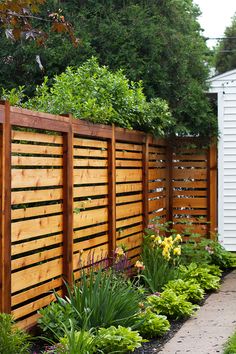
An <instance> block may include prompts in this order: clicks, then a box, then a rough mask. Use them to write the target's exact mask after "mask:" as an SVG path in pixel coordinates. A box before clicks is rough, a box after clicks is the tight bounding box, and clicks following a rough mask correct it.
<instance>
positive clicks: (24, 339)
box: [0, 313, 31, 354]
mask: <svg viewBox="0 0 236 354" xmlns="http://www.w3.org/2000/svg"><path fill="white" fill-rule="evenodd" d="M30 345H31V344H30V336H29V335H28V334H27V333H25V332H24V331H22V330H20V329H18V328H17V327H16V326H15V323H14V320H13V318H12V316H11V315H8V314H5V313H1V314H0V353H2V354H26V353H30Z"/></svg>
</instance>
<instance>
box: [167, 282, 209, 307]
mask: <svg viewBox="0 0 236 354" xmlns="http://www.w3.org/2000/svg"><path fill="white" fill-rule="evenodd" d="M163 289H164V290H165V289H171V290H173V291H174V292H175V293H176V294H177V295H185V297H186V300H188V301H190V302H192V303H197V302H199V301H201V300H202V299H203V298H204V290H203V289H202V288H201V287H200V285H199V284H198V283H195V282H194V281H193V280H187V281H184V280H182V279H176V280H171V281H169V282H168V283H167V284H166V285H165V286H164V288H163Z"/></svg>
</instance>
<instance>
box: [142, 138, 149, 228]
mask: <svg viewBox="0 0 236 354" xmlns="http://www.w3.org/2000/svg"><path fill="white" fill-rule="evenodd" d="M149 143H150V136H149V135H146V137H145V142H144V143H143V161H142V165H143V229H146V228H147V227H148V223H149V208H148V175H149V174H148V167H149V166H148V165H149Z"/></svg>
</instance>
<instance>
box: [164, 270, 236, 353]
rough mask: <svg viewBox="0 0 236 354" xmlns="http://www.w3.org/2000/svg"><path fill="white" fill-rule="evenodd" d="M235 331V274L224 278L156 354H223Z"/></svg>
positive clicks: (234, 272) (235, 272) (235, 271)
mask: <svg viewBox="0 0 236 354" xmlns="http://www.w3.org/2000/svg"><path fill="white" fill-rule="evenodd" d="M235 330H236V270H234V271H233V272H231V273H230V274H228V275H227V276H226V277H225V278H224V281H223V283H222V285H221V288H220V290H219V292H217V293H214V294H211V295H210V296H209V297H208V299H207V300H206V302H205V304H204V305H203V306H202V307H201V308H200V309H199V310H198V311H197V313H196V315H195V316H194V317H192V318H190V319H189V320H187V321H186V322H185V323H184V325H183V326H182V327H181V329H180V330H179V331H178V332H177V333H176V334H175V336H174V337H173V338H172V339H171V340H170V341H169V342H168V343H166V344H165V346H164V347H163V349H162V350H161V351H160V352H159V353H161V354H214V353H221V354H222V353H223V345H224V343H225V342H226V341H227V339H228V338H229V337H230V336H231V335H232V334H233V333H234V331H235ZM232 354H233V353H232ZM235 354H236V353H235Z"/></svg>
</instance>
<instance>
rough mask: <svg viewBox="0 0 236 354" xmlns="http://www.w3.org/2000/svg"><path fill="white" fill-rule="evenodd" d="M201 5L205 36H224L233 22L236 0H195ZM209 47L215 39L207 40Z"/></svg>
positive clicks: (201, 20)
mask: <svg viewBox="0 0 236 354" xmlns="http://www.w3.org/2000/svg"><path fill="white" fill-rule="evenodd" d="M193 1H194V2H195V3H196V4H198V5H199V7H200V9H201V11H202V15H201V16H200V17H199V18H198V20H199V22H200V24H201V26H202V28H203V29H204V30H205V31H204V33H203V35H204V36H205V37H210V38H211V37H222V36H223V35H224V31H225V28H226V27H228V26H229V25H230V24H231V18H232V16H233V15H234V13H235V12H236V0H193ZM207 44H208V46H209V47H212V46H214V45H215V44H216V42H215V41H210V40H209V41H207Z"/></svg>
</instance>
